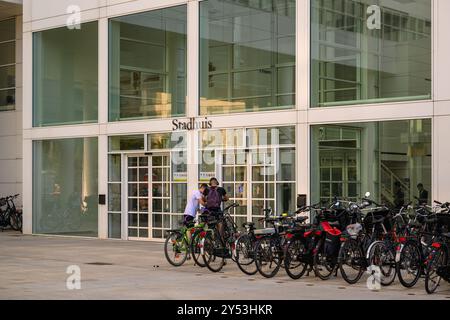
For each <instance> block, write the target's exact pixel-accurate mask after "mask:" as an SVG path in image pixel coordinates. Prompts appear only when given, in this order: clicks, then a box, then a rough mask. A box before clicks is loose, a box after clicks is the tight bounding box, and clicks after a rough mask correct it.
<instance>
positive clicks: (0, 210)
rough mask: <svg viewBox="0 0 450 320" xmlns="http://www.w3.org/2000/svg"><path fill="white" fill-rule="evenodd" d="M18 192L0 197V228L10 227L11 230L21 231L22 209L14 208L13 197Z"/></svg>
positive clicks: (15, 196) (15, 197) (14, 197)
mask: <svg viewBox="0 0 450 320" xmlns="http://www.w3.org/2000/svg"><path fill="white" fill-rule="evenodd" d="M17 197H19V195H18V194H16V195H13V196H7V197H4V198H0V228H1V230H2V231H3V230H4V229H6V228H8V227H11V228H12V229H13V230H16V231H22V210H20V209H17V208H16V204H15V202H14V201H15V199H17Z"/></svg>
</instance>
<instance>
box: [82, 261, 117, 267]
mask: <svg viewBox="0 0 450 320" xmlns="http://www.w3.org/2000/svg"><path fill="white" fill-rule="evenodd" d="M85 264H90V265H93V266H112V265H113V263H109V262H87V263H85Z"/></svg>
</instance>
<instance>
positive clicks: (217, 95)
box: [200, 0, 295, 114]
mask: <svg viewBox="0 0 450 320" xmlns="http://www.w3.org/2000/svg"><path fill="white" fill-rule="evenodd" d="M294 105H295V0H262V1H231V0H207V1H202V2H200V113H201V114H217V113H232V112H250V111H263V110H271V109H281V108H291V107H292V106H294Z"/></svg>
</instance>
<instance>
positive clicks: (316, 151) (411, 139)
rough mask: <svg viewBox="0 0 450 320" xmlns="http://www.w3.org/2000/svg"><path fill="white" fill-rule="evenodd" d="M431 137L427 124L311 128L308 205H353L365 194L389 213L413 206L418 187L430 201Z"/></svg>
mask: <svg viewBox="0 0 450 320" xmlns="http://www.w3.org/2000/svg"><path fill="white" fill-rule="evenodd" d="M331 132H332V134H330V133H331ZM350 132H351V134H349V133H350ZM431 135H432V127H431V120H429V119H424V120H402V121H386V122H367V123H360V124H355V123H353V124H341V125H339V126H337V125H325V126H324V125H321V126H314V127H313V128H312V143H311V170H312V171H311V190H312V194H311V196H312V201H313V202H318V201H319V200H323V201H326V202H329V201H331V200H332V198H333V197H335V196H337V197H343V198H347V199H349V200H352V201H357V200H358V199H360V198H361V197H362V196H363V195H364V194H365V193H366V192H367V191H369V192H370V193H371V198H373V199H374V200H375V201H377V202H380V203H385V204H387V205H389V206H392V207H397V208H398V207H400V206H401V204H402V203H403V204H406V203H408V202H409V201H415V202H416V203H417V200H415V197H419V196H420V194H425V193H423V192H422V193H421V192H420V190H419V188H418V185H420V184H422V185H423V188H424V189H425V190H426V191H428V195H431V186H432V184H431V164H432V149H431ZM364 141H367V142H364ZM369 142H370V143H369ZM317 159H320V161H318V160H317ZM430 201H431V199H429V196H428V199H424V200H423V202H428V203H430Z"/></svg>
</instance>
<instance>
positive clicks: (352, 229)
mask: <svg viewBox="0 0 450 320" xmlns="http://www.w3.org/2000/svg"><path fill="white" fill-rule="evenodd" d="M362 229H363V226H362V225H361V224H360V223H355V224H351V225H349V226H347V229H346V230H347V233H348V235H349V236H350V237H356V236H357V235H358V234H359V233H360V232H361V231H362Z"/></svg>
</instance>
